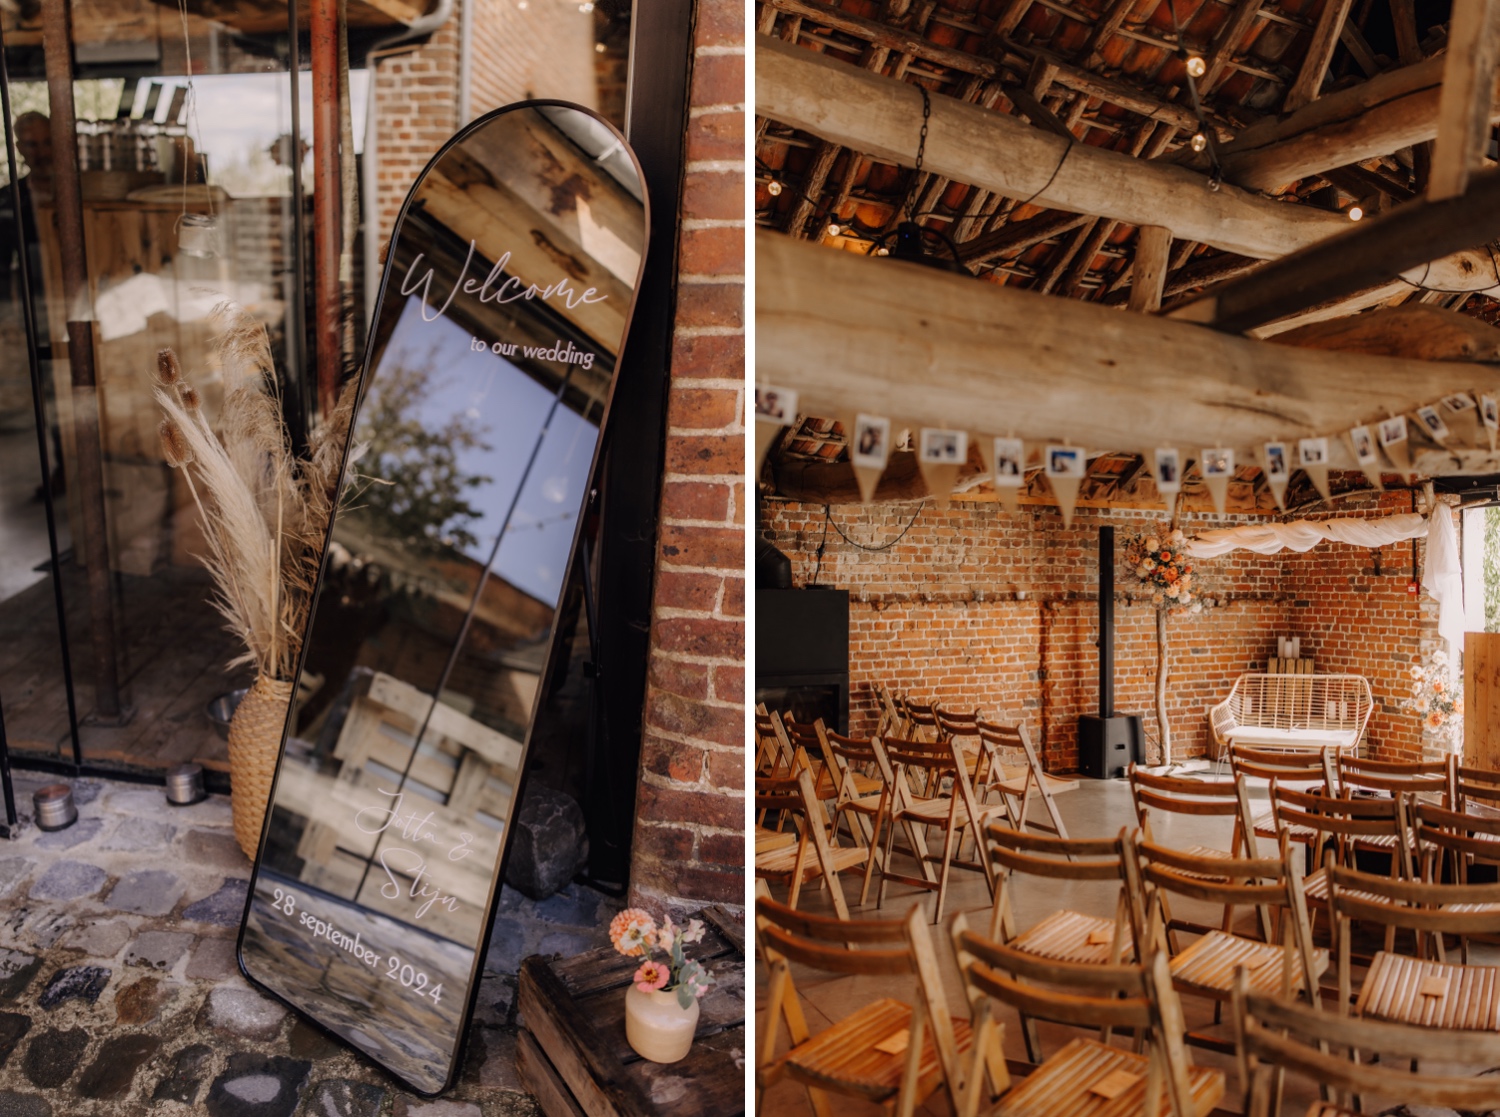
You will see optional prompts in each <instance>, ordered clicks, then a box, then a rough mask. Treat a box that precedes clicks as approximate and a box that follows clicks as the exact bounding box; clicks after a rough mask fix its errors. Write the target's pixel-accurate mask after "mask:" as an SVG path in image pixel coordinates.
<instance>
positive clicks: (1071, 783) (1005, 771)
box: [975, 721, 1078, 838]
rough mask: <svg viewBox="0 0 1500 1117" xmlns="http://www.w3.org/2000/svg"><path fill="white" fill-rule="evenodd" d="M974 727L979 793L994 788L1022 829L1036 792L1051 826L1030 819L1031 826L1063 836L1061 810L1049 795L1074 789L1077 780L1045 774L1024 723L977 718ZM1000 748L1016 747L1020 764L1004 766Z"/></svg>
mask: <svg viewBox="0 0 1500 1117" xmlns="http://www.w3.org/2000/svg"><path fill="white" fill-rule="evenodd" d="M976 729H977V730H978V737H979V744H980V748H982V749H983V750H984V751H985V756H984V758H983V761H984V764H985V765H986V769H985V772H984V773H981V775H980V776H978V777H976V783H975V786H976V789H977V791H978V793H979V794H980V796H981V797H982V798H983V797H987V796H988V794H989V792H990V791H991V790H994V791H998V792H999V793H1000V795H1001V800H1002V802H1004V803H1005V804H1006V814H1007V815H1008V816H1009V817H1010V818H1011V819H1013V820H1014V821H1015V826H1016V829H1018V830H1024V829H1026V812H1027V808H1028V807H1029V805H1030V803H1031V797H1032V795H1038V796H1040V797H1041V800H1042V806H1043V807H1044V808H1045V809H1046V811H1047V817H1048V818H1049V819H1050V820H1051V825H1048V824H1047V823H1045V822H1034V823H1032V825H1033V826H1036V827H1037V828H1038V829H1041V830H1046V831H1048V832H1050V833H1052V834H1055V835H1056V836H1057V837H1059V838H1066V837H1067V836H1068V828H1067V826H1065V825H1064V824H1063V820H1062V813H1061V812H1060V811H1059V810H1058V809H1057V800H1056V799H1054V798H1053V796H1054V795H1060V794H1062V793H1063V792H1065V791H1076V790H1077V789H1078V781H1077V780H1065V779H1060V778H1058V777H1057V776H1049V775H1048V774H1047V771H1046V769H1045V768H1043V767H1042V761H1041V758H1040V757H1039V756H1038V755H1037V751H1036V746H1035V745H1033V744H1032V743H1031V735H1030V734H1029V733H1027V732H1026V726H1025V725H1024V724H1020V723H1018V724H1016V725H1001V724H999V723H998V722H991V721H979V722H978V723H977V724H976ZM1002 749H1007V750H1011V751H1012V752H1013V751H1015V750H1020V752H1021V755H1022V757H1024V766H1019V767H1017V766H1008V765H1006V764H1005V763H1004V757H1003V756H1002V754H1001V751H1000V750H1002Z"/></svg>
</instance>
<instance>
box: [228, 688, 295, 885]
mask: <svg viewBox="0 0 1500 1117" xmlns="http://www.w3.org/2000/svg"><path fill="white" fill-rule="evenodd" d="M291 700H292V684H291V683H289V682H286V681H283V680H281V679H268V678H266V677H265V676H261V677H260V678H258V679H256V680H255V685H254V686H252V687H251V688H250V689H249V691H247V692H246V694H245V697H244V699H243V700H242V701H241V702H240V704H239V708H238V709H236V710H235V711H234V718H233V719H232V720H231V721H230V723H229V805H230V807H231V809H232V810H233V812H234V837H235V841H237V842H239V844H240V849H242V850H244V851H245V856H246V857H248V858H250V860H252V861H253V860H255V854H256V852H257V851H258V850H259V849H260V828H261V824H262V823H263V822H264V821H265V817H266V803H267V802H268V801H269V800H270V798H271V775H272V773H274V772H275V770H276V753H277V751H278V750H279V749H280V748H281V731H282V729H283V727H284V726H285V725H286V708H287V706H288V704H289V703H290V702H291Z"/></svg>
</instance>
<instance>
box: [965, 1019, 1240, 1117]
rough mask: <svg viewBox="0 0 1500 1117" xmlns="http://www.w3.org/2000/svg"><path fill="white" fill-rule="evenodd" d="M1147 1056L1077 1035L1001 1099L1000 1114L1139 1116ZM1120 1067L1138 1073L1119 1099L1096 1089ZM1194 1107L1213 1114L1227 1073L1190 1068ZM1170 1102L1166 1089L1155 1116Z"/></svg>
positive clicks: (1143, 1102) (1021, 1116)
mask: <svg viewBox="0 0 1500 1117" xmlns="http://www.w3.org/2000/svg"><path fill="white" fill-rule="evenodd" d="M1147 1064H1148V1059H1147V1057H1146V1056H1145V1055H1137V1054H1135V1053H1134V1052H1132V1051H1127V1050H1125V1049H1124V1048H1120V1047H1109V1046H1106V1045H1105V1044H1102V1043H1099V1042H1098V1041H1097V1040H1091V1039H1082V1038H1080V1039H1075V1040H1073V1041H1072V1042H1071V1043H1069V1044H1068V1045H1067V1046H1066V1047H1064V1048H1063V1049H1062V1050H1061V1051H1059V1052H1057V1054H1055V1055H1053V1056H1051V1057H1050V1058H1049V1059H1048V1060H1047V1061H1046V1062H1045V1063H1043V1064H1042V1065H1041V1066H1040V1067H1039V1068H1037V1069H1036V1070H1035V1071H1033V1072H1032V1073H1031V1074H1030V1075H1028V1076H1027V1077H1026V1078H1025V1079H1023V1080H1022V1081H1021V1082H1020V1083H1018V1084H1017V1085H1016V1086H1015V1088H1014V1089H1012V1090H1011V1091H1010V1092H1009V1093H1008V1094H1006V1095H1005V1096H1004V1097H1003V1098H1001V1099H1000V1104H999V1107H998V1108H997V1109H996V1110H995V1114H996V1117H1140V1115H1141V1114H1143V1113H1144V1112H1145V1105H1146V1069H1147ZM1115 1071H1123V1072H1125V1073H1126V1074H1134V1075H1137V1076H1138V1077H1137V1079H1136V1081H1135V1083H1134V1084H1132V1085H1131V1086H1129V1087H1127V1088H1126V1089H1125V1091H1124V1092H1123V1093H1121V1094H1119V1095H1118V1096H1116V1097H1114V1098H1106V1097H1104V1096H1103V1095H1102V1094H1096V1093H1093V1092H1092V1090H1091V1087H1093V1086H1094V1085H1095V1084H1097V1083H1098V1082H1099V1081H1100V1080H1101V1079H1103V1078H1104V1077H1105V1076H1107V1075H1109V1074H1112V1073H1114V1072H1115ZM1187 1077H1188V1088H1189V1091H1190V1094H1191V1097H1192V1101H1193V1106H1194V1109H1195V1111H1196V1112H1197V1113H1198V1114H1199V1115H1200V1117H1201V1115H1203V1114H1207V1113H1209V1112H1210V1111H1211V1110H1212V1109H1213V1108H1214V1106H1216V1105H1217V1104H1218V1103H1219V1101H1220V1100H1221V1099H1222V1098H1223V1096H1224V1072H1223V1071H1220V1070H1215V1069H1213V1068H1212V1067H1189V1068H1187ZM1170 1113H1171V1104H1170V1101H1169V1099H1168V1097H1167V1092H1166V1091H1165V1090H1163V1091H1162V1095H1161V1107H1160V1109H1159V1110H1158V1111H1157V1113H1156V1114H1152V1115H1150V1117H1168V1115H1169V1114H1170Z"/></svg>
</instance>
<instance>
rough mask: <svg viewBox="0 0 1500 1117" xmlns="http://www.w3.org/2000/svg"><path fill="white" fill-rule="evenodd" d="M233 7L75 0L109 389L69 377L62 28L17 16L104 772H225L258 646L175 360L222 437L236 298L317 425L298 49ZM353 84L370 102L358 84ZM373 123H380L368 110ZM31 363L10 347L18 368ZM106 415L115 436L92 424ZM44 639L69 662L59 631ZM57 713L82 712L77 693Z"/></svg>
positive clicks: (76, 616)
mask: <svg viewBox="0 0 1500 1117" xmlns="http://www.w3.org/2000/svg"><path fill="white" fill-rule="evenodd" d="M230 8H232V6H230ZM221 11H223V13H224V14H223V15H222V17H221V18H220V19H210V18H206V17H204V16H202V15H199V14H195V13H191V12H189V13H186V14H185V15H184V14H181V13H179V12H177V11H176V10H175V9H163V8H162V7H160V6H159V5H157V4H154V3H151V2H149V0H110V2H109V3H108V4H104V3H99V2H96V0H75V3H74V4H73V43H72V47H73V58H74V64H75V73H76V74H77V76H78V79H79V80H77V81H76V82H75V83H74V89H75V97H74V99H75V107H76V115H77V118H78V125H77V130H76V131H77V164H76V169H77V172H78V176H79V186H80V192H81V195H82V210H83V214H82V216H83V221H82V226H83V235H84V240H85V249H86V253H85V255H86V260H85V265H86V268H87V282H88V294H89V296H90V298H91V300H92V310H93V315H92V317H93V319H94V321H93V324H92V327H91V328H92V333H93V342H94V346H93V348H94V365H95V379H96V381H97V392H95V391H94V390H93V389H91V388H90V387H88V386H87V385H86V384H84V383H75V381H76V380H77V379H78V378H77V373H76V370H75V369H74V367H73V366H72V365H71V364H70V360H69V356H70V354H69V349H68V346H67V336H68V327H67V319H68V317H69V313H70V311H69V307H68V305H67V300H66V299H65V298H64V291H63V278H62V277H63V261H62V248H61V244H60V238H59V234H58V228H59V227H58V223H57V222H58V218H59V217H61V220H62V221H64V222H65V223H66V222H69V221H72V218H71V217H69V215H66V214H64V215H58V214H57V213H56V212H55V205H54V200H53V199H54V191H53V189H52V180H53V178H54V173H55V172H56V171H58V170H60V169H61V168H62V163H61V160H62V159H63V158H65V149H64V148H62V147H60V146H59V145H58V144H56V143H54V142H53V140H54V139H55V137H53V136H52V134H51V121H50V119H49V114H50V105H49V101H48V96H47V88H46V83H45V82H44V81H43V80H42V77H43V69H44V59H43V50H42V42H41V35H40V33H39V26H40V17H39V14H38V11H37V8H36V7H35V6H26V7H23V8H19V9H17V8H12V9H9V10H7V11H5V12H4V13H0V19H3V20H4V22H5V33H6V43H7V54H6V61H7V65H8V68H9V74H10V78H11V89H10V91H11V95H12V100H13V103H14V110H15V112H16V114H17V121H16V128H17V133H18V138H20V139H21V141H22V142H21V154H22V157H23V158H24V159H25V161H26V164H27V166H26V168H25V174H26V177H25V178H23V182H24V183H30V184H32V185H33V186H34V187H35V189H29V190H23V191H22V201H23V206H24V207H25V208H26V209H27V210H28V214H27V216H28V222H29V227H30V228H32V229H33V230H34V233H33V239H32V241H31V244H30V250H31V252H32V257H33V260H34V262H35V270H34V274H35V277H36V301H37V303H38V310H39V327H40V331H41V334H42V338H41V341H42V346H41V357H42V381H43V389H44V394H45V396H46V401H47V405H48V409H47V418H46V427H47V431H46V437H47V442H48V447H49V450H51V451H52V452H53V454H54V460H55V461H56V462H57V468H56V469H55V470H54V476H53V478H52V486H53V490H54V492H55V493H56V497H57V510H58V521H59V545H60V548H61V556H60V557H61V559H62V565H61V578H62V583H63V587H64V590H65V591H66V592H65V596H66V600H67V606H68V631H69V636H70V640H69V646H70V650H71V653H72V666H73V671H74V679H75V684H76V689H77V695H78V707H79V714H80V717H81V718H82V719H83V723H82V725H81V726H80V736H81V740H82V745H83V750H84V756H85V759H86V760H90V761H94V762H103V763H125V764H129V765H131V766H132V767H137V768H145V769H151V768H158V769H160V768H165V767H167V766H169V765H171V764H174V763H179V762H181V761H184V760H198V761H200V762H202V763H204V764H205V765H207V766H209V767H213V768H219V769H221V770H223V769H225V768H226V767H227V763H226V753H225V744H224V741H223V740H222V739H220V737H218V736H217V735H216V733H215V729H214V726H213V724H212V723H211V721H210V720H209V717H208V715H207V713H206V709H207V707H208V705H209V703H210V702H211V701H212V700H213V699H214V698H215V697H217V696H219V695H222V694H225V693H226V692H229V691H232V690H233V689H235V688H236V687H237V686H243V685H245V679H244V677H243V676H242V675H239V674H235V675H231V674H230V673H229V672H227V670H226V668H225V664H226V663H228V662H229V661H230V660H231V659H232V658H234V656H235V654H236V649H235V646H234V643H233V640H232V637H230V636H229V634H227V633H226V632H225V631H224V626H223V623H222V620H221V618H220V617H219V616H218V615H217V613H216V612H215V610H214V609H213V606H212V604H211V602H210V596H211V590H210V584H209V579H208V577H207V575H206V573H205V572H204V570H203V569H202V566H201V564H200V562H199V560H198V555H199V554H200V553H201V552H202V551H203V539H202V535H201V532H200V531H199V527H198V522H197V513H196V509H195V507H194V504H193V501H192V498H191V494H190V493H189V491H188V489H187V487H186V485H185V483H184V481H183V478H182V475H181V474H180V473H176V472H174V471H172V470H170V469H168V468H167V466H166V465H165V463H164V462H163V460H162V457H161V451H160V444H159V440H158V437H157V430H156V428H157V423H158V421H159V418H160V416H159V414H158V412H157V408H156V406H155V404H154V401H153V400H152V398H151V386H152V378H151V372H152V369H153V367H154V364H155V354H156V351H157V350H158V349H161V348H164V347H171V348H173V349H174V350H175V351H176V352H177V353H178V355H179V356H180V357H181V359H182V362H183V365H184V367H185V369H186V370H187V373H188V375H189V376H190V378H191V379H192V381H193V383H194V385H195V386H196V387H197V388H198V390H199V392H200V394H201V395H202V397H203V400H204V407H205V412H206V414H207V415H208V417H209V419H210V422H212V423H217V418H218V414H219V408H220V405H221V402H222V399H223V394H224V388H223V384H222V380H221V377H220V374H219V371H218V369H217V367H216V362H215V361H214V359H213V358H212V357H211V355H210V342H211V339H212V337H213V334H214V332H215V327H214V324H213V322H212V320H211V318H210V314H211V311H212V310H213V308H214V306H215V305H216V304H217V303H219V302H221V301H223V300H225V299H233V300H235V301H237V302H239V303H241V304H242V305H244V306H246V307H247V308H249V309H250V310H251V312H252V313H253V314H254V315H255V316H256V317H257V318H259V319H260V320H262V321H263V322H265V324H266V325H267V327H268V330H269V332H270V336H271V341H272V346H273V349H274V351H275V354H276V358H277V365H278V368H281V369H285V370H289V371H288V374H287V379H286V381H285V382H284V384H283V387H284V389H285V390H284V396H285V398H286V399H287V401H288V404H289V410H290V412H291V414H290V416H289V418H290V419H291V421H292V424H293V426H294V427H295V426H296V425H297V424H298V423H299V421H300V419H299V411H298V407H297V403H298V400H299V399H300V397H301V389H300V386H299V385H300V383H301V377H300V375H299V373H298V368H297V362H296V359H295V352H296V348H297V347H296V346H295V345H292V346H289V345H288V338H289V336H290V333H289V331H290V330H291V329H293V328H294V324H293V323H292V322H290V321H289V318H290V315H289V313H288V307H289V306H290V305H291V300H292V299H293V298H294V297H297V298H300V293H299V292H297V291H295V289H294V288H293V286H292V283H291V276H292V271H293V269H292V261H293V257H294V255H295V252H294V244H295V239H294V235H293V216H294V214H293V212H292V203H291V187H292V168H291V167H290V165H289V163H290V162H291V161H290V160H289V159H286V158H284V154H285V151H284V150H283V149H285V148H286V147H287V146H288V145H278V144H277V138H278V136H280V135H282V134H284V133H286V132H288V131H289V130H290V119H291V100H290V98H291V76H290V74H289V72H288V69H287V63H286V38H285V35H284V34H276V33H265V32H264V30H263V29H262V30H252V31H250V32H247V31H246V29H245V28H244V27H243V26H236V25H235V24H234V21H235V20H240V21H241V23H242V22H243V16H244V13H243V12H235V11H232V10H230V9H229V8H226V9H221ZM283 22H284V21H283ZM189 73H191V74H192V75H193V77H192V92H191V95H190V88H189V80H188V78H187V77H186V75H188V74H189ZM353 84H354V87H355V91H356V93H358V92H359V89H360V77H359V76H358V75H357V76H356V77H355V78H354V82H353ZM306 85H307V83H306V82H303V86H304V87H306ZM355 106H356V111H357V112H358V111H361V110H362V108H363V99H362V98H359V97H356V100H355ZM357 123H358V121H357ZM356 134H359V132H358V130H356ZM75 224H76V222H75ZM5 264H6V265H7V267H8V266H9V264H10V260H6V261H5ZM74 316H75V317H76V316H77V315H76V312H75V314H74ZM85 328H89V327H85ZM289 349H290V350H291V352H288V350H289ZM22 352H24V350H22V349H20V348H19V347H17V348H12V347H10V346H6V347H5V350H4V353H5V358H6V359H8V360H9V359H15V358H14V355H15V354H18V353H22ZM96 405H97V414H98V427H97V432H96V431H95V430H94V429H93V428H92V426H91V424H89V423H88V422H87V421H86V418H87V416H88V415H89V414H91V413H93V411H94V408H95V406H96ZM34 459H35V455H34V454H33V460H34ZM33 472H35V468H34V467H33ZM38 483H39V481H38V480H37V479H35V478H33V479H32V480H31V481H30V488H32V489H35V487H36V486H37V484H38ZM3 623H4V622H3V617H0V624H3ZM28 638H29V639H31V640H34V641H37V642H39V643H48V644H52V645H53V646H54V650H53V652H52V654H53V655H54V656H55V655H56V654H57V653H56V651H55V639H56V637H55V634H52V635H50V636H44V635H42V634H40V633H35V632H32V633H29V634H28ZM111 675H113V677H114V679H115V684H114V686H113V687H111V686H110V685H109V684H108V681H107V680H108V678H109V676H111ZM111 692H113V693H111ZM52 708H53V710H54V712H55V711H58V710H64V709H65V707H64V704H63V703H62V702H61V701H59V700H57V699H56V698H54V699H53V700H52ZM57 744H58V743H57V742H56V741H52V742H50V743H48V744H47V747H48V748H49V749H56V748H57ZM32 745H33V742H32V741H31V740H27V741H24V742H22V746H23V748H25V749H30V748H31V747H32Z"/></svg>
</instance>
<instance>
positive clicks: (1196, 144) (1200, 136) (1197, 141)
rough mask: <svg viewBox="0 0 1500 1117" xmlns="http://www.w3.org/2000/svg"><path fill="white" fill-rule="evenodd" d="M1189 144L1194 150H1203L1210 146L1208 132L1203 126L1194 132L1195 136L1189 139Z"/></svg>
mask: <svg viewBox="0 0 1500 1117" xmlns="http://www.w3.org/2000/svg"><path fill="white" fill-rule="evenodd" d="M1188 145H1189V146H1190V147H1191V148H1192V149H1193V150H1194V151H1199V152H1201V151H1202V150H1203V149H1204V148H1206V147H1207V146H1208V133H1207V132H1205V131H1204V130H1203V129H1202V128H1199V129H1198V130H1197V131H1196V132H1194V133H1193V138H1192V139H1191V140H1189V141H1188Z"/></svg>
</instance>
